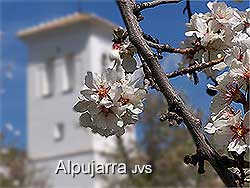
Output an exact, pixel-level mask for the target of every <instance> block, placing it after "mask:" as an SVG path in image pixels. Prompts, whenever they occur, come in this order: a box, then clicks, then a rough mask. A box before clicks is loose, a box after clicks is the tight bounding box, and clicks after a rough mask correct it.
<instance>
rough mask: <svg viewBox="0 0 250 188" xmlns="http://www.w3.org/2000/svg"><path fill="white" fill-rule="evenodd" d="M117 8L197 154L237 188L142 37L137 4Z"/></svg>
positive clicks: (125, 2)
mask: <svg viewBox="0 0 250 188" xmlns="http://www.w3.org/2000/svg"><path fill="white" fill-rule="evenodd" d="M118 6H119V9H120V12H121V14H122V17H123V20H124V23H125V25H126V28H127V30H128V34H129V39H130V41H131V43H132V44H133V45H134V46H135V47H136V48H137V50H138V52H139V53H140V54H141V56H142V57H143V58H144V60H145V62H147V64H148V67H149V69H150V70H151V72H152V75H153V77H154V78H155V82H156V84H157V85H158V86H159V88H160V90H161V92H162V93H163V95H164V96H165V98H166V100H167V102H168V104H169V106H170V107H171V108H174V109H175V112H176V113H177V114H178V115H179V116H180V117H182V118H183V121H184V123H185V125H186V126H187V128H188V130H189V132H190V134H191V135H192V137H193V140H194V142H195V144H196V147H197V152H199V153H201V154H202V155H203V156H204V158H205V159H206V160H208V161H209V162H210V164H211V165H212V167H213V168H214V169H215V171H216V172H217V173H218V175H219V176H220V178H221V179H222V181H223V182H224V183H225V185H226V186H227V187H237V184H236V182H235V180H234V177H233V174H232V173H231V172H230V171H229V170H228V169H227V168H226V167H225V166H224V165H223V163H222V162H221V156H220V155H219V154H218V153H217V152H216V150H215V149H214V148H213V147H212V146H211V144H210V143H209V142H208V140H207V139H206V138H205V136H204V135H203V133H202V123H201V121H200V120H199V119H198V118H197V117H195V116H194V115H193V114H192V113H191V111H190V110H189V109H188V108H187V107H186V106H185V104H184V102H183V101H182V99H181V98H180V97H179V96H178V94H177V93H176V91H175V90H174V88H173V87H172V85H171V84H170V82H169V80H168V78H167V75H166V74H165V73H164V71H163V69H162V67H161V66H160V64H159V61H158V58H157V57H155V56H154V54H153V52H152V50H151V48H150V47H149V45H148V44H147V42H146V41H145V39H144V38H143V32H142V29H141V28H140V26H139V23H138V21H137V18H136V16H135V15H134V8H135V6H136V4H135V2H134V1H133V0H118Z"/></svg>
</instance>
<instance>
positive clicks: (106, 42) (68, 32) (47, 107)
mask: <svg viewBox="0 0 250 188" xmlns="http://www.w3.org/2000/svg"><path fill="white" fill-rule="evenodd" d="M114 28H115V25H114V24H112V23H110V22H108V21H106V20H103V19H101V18H99V17H96V16H93V15H88V14H83V13H75V14H72V15H68V16H66V17H62V18H59V19H56V20H52V21H50V22H47V23H41V24H39V25H37V26H34V27H31V28H28V29H24V30H21V31H19V32H18V34H17V35H18V37H19V38H21V39H22V40H23V41H24V42H25V43H26V44H27V47H28V54H29V60H28V61H29V62H28V66H27V130H28V156H29V159H30V161H31V162H32V163H33V164H34V165H35V166H36V167H42V168H43V169H44V170H45V172H46V173H47V176H48V184H49V185H50V186H51V187H53V188H66V187H67V188H80V187H82V188H99V187H102V184H101V183H100V182H101V181H99V180H98V178H97V179H96V178H95V179H91V178H90V177H89V176H88V175H83V174H81V175H79V176H77V177H76V178H75V179H73V178H72V177H71V176H70V175H63V174H58V175H56V174H55V173H54V172H55V169H56V167H57V164H58V161H59V160H64V161H67V160H68V159H70V160H72V161H74V162H79V163H85V164H86V163H91V162H92V160H95V161H96V162H98V161H101V160H102V157H100V156H99V155H98V151H103V149H104V148H105V149H109V148H110V146H109V145H110V143H111V140H112V138H108V139H105V138H102V137H100V136H98V135H93V134H92V133H90V131H89V130H88V129H86V128H81V127H79V122H78V117H79V114H76V113H75V112H73V110H72V107H73V105H74V103H75V102H76V101H77V97H78V96H79V91H80V90H81V88H82V87H83V83H84V76H85V74H86V72H87V71H92V72H99V73H100V72H101V71H102V69H103V68H104V67H105V66H106V65H105V64H104V63H105V62H107V61H106V60H105V58H107V56H106V54H107V52H108V51H109V50H111V46H112V43H111V40H112V32H113V29H114ZM131 135H132V137H133V134H131Z"/></svg>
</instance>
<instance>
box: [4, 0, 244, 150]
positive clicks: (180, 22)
mask: <svg viewBox="0 0 250 188" xmlns="http://www.w3.org/2000/svg"><path fill="white" fill-rule="evenodd" d="M227 4H228V5H230V6H232V7H237V8H238V9H240V10H245V9H246V8H248V7H249V2H247V1H244V2H243V3H235V2H233V1H227ZM184 6H185V1H183V2H181V3H179V4H175V5H166V6H160V7H157V8H156V9H154V11H153V10H146V11H144V12H143V16H145V20H144V21H143V22H142V23H141V26H142V27H143V29H144V31H145V32H146V33H148V34H152V35H153V36H155V37H157V38H158V39H160V41H161V42H167V43H169V44H171V45H172V46H176V47H177V46H178V45H179V43H180V42H181V41H182V40H183V39H184V31H185V22H186V21H187V15H183V14H182V10H183V8H184ZM191 6H192V10H193V12H207V10H208V9H207V7H206V1H192V2H191ZM0 8H1V11H0V12H1V15H0V18H1V19H0V25H1V29H0V30H1V32H3V38H2V40H1V59H0V61H1V65H0V66H1V67H6V65H9V64H13V65H14V68H13V78H12V79H9V78H8V76H6V74H4V73H3V71H2V70H1V68H0V70H1V72H0V79H1V82H0V89H1V90H2V89H4V90H5V92H4V93H3V94H0V128H1V127H3V126H4V125H5V124H6V123H11V124H12V125H13V126H14V128H15V129H18V130H20V131H21V136H20V138H19V142H18V147H20V148H25V147H26V105H25V104H26V92H25V91H26V84H25V81H26V75H25V74H26V64H27V49H26V47H25V45H24V44H23V43H22V42H21V41H20V40H19V39H18V38H17V37H16V32H17V31H18V30H20V29H23V28H26V27H29V26H32V25H36V24H38V23H40V22H44V21H49V20H51V19H54V18H56V17H61V16H64V15H66V14H70V13H73V12H76V11H77V10H79V9H81V11H83V12H87V13H94V14H96V15H98V16H101V17H104V18H106V19H108V20H110V21H112V22H114V23H116V24H118V25H123V22H122V18H121V16H120V13H119V10H118V8H117V6H116V3H115V2H113V1H111V0H110V1H104V0H99V1H84V0H78V1H77V0H50V1H49V0H22V1H19V0H16V1H15V0H10V1H8V0H0ZM178 59H179V58H178V57H176V56H175V55H170V56H168V57H167V59H166V60H164V62H165V64H164V67H165V68H166V70H173V69H174V68H176V66H175V63H177V61H178ZM171 82H172V83H173V84H174V85H175V87H176V88H177V89H178V90H183V91H185V93H186V95H187V97H188V99H189V102H190V103H191V104H192V105H193V106H195V108H200V109H201V110H203V111H204V112H205V113H208V110H209V108H208V107H209V103H210V98H209V97H208V96H207V94H206V90H205V89H206V87H205V85H206V83H207V80H206V78H205V76H204V75H203V76H201V79H200V84H199V85H198V86H194V85H193V84H192V82H190V81H189V80H188V79H187V78H186V77H182V78H178V79H173V80H171ZM197 99H199V100H197ZM9 137H12V136H11V134H10V136H9Z"/></svg>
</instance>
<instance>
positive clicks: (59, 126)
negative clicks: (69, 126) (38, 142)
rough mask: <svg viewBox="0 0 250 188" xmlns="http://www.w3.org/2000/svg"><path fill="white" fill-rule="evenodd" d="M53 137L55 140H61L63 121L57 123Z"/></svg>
mask: <svg viewBox="0 0 250 188" xmlns="http://www.w3.org/2000/svg"><path fill="white" fill-rule="evenodd" d="M53 137H54V140H55V141H61V140H62V139H63V137H64V124H63V123H57V124H56V126H55V128H54V132H53Z"/></svg>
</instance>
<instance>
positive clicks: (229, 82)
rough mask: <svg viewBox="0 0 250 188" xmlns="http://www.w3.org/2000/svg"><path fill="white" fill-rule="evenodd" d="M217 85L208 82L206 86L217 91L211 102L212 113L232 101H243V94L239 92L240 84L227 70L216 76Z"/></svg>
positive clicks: (215, 112)
mask: <svg viewBox="0 0 250 188" xmlns="http://www.w3.org/2000/svg"><path fill="white" fill-rule="evenodd" d="M216 81H217V82H218V85H217V86H213V85H210V84H208V88H209V89H212V90H216V91H218V94H217V95H215V96H214V97H213V99H212V102H211V107H210V110H211V112H212V115H214V114H217V113H218V112H219V111H220V110H222V109H223V108H225V107H226V106H228V105H230V104H231V103H232V102H236V103H244V102H245V101H244V100H245V96H244V95H243V93H242V92H241V87H242V86H241V85H239V83H238V82H237V81H236V80H235V79H234V77H233V76H232V75H231V74H229V73H228V72H225V73H223V74H222V75H220V76H218V77H217V78H216Z"/></svg>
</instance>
